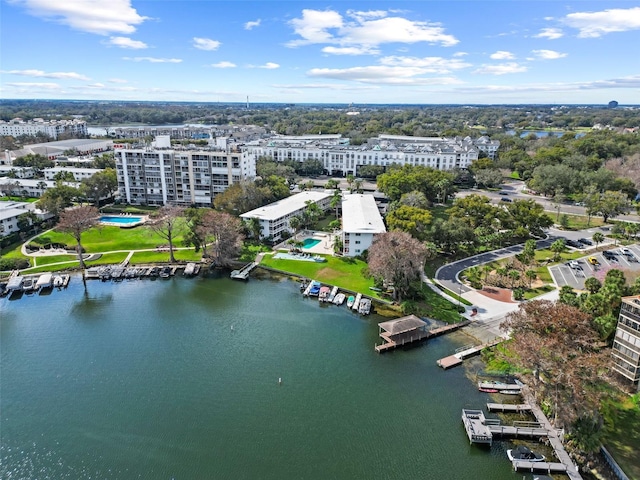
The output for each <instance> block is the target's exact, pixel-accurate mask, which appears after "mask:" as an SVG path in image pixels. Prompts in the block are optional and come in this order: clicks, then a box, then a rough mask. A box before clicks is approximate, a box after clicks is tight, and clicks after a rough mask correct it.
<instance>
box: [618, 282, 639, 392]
mask: <svg viewBox="0 0 640 480" xmlns="http://www.w3.org/2000/svg"><path fill="white" fill-rule="evenodd" d="M612 355H613V370H614V371H615V372H616V373H618V374H619V375H620V376H621V377H622V378H623V379H624V380H625V381H627V382H629V383H630V384H631V385H632V387H633V389H634V390H636V391H639V392H640V296H639V295H635V296H633V297H623V298H622V306H621V308H620V315H619V317H618V326H617V327H616V336H615V338H614V340H613V350H612Z"/></svg>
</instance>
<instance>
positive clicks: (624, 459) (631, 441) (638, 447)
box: [604, 396, 640, 478]
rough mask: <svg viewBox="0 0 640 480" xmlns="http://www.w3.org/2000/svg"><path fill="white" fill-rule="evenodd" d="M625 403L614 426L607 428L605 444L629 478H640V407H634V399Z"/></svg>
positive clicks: (614, 421)
mask: <svg viewBox="0 0 640 480" xmlns="http://www.w3.org/2000/svg"><path fill="white" fill-rule="evenodd" d="M636 398H637V396H636ZM625 403H626V404H625V405H624V406H622V405H621V406H620V408H619V410H618V411H617V412H616V415H615V419H614V420H613V422H612V423H613V424H612V425H609V426H607V427H606V429H607V433H606V440H605V442H604V443H605V446H606V447H607V450H609V453H611V455H613V456H614V458H615V459H616V462H618V464H619V465H620V467H622V469H623V470H624V473H626V474H627V475H628V476H629V478H640V461H639V460H638V452H639V451H640V406H638V405H635V406H633V404H632V403H633V402H632V397H629V398H628V400H627V402H625Z"/></svg>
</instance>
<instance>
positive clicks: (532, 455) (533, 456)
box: [507, 445, 545, 462]
mask: <svg viewBox="0 0 640 480" xmlns="http://www.w3.org/2000/svg"><path fill="white" fill-rule="evenodd" d="M507 457H509V460H511V461H512V462H515V461H516V460H523V461H525V462H544V459H545V457H544V455H541V454H539V453H536V452H534V451H533V450H531V449H530V448H528V447H525V446H524V445H518V446H517V447H516V448H514V449H512V450H507Z"/></svg>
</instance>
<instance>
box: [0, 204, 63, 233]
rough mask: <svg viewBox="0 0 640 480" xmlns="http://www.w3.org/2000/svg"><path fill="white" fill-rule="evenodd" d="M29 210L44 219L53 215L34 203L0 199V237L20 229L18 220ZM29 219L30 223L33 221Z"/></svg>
mask: <svg viewBox="0 0 640 480" xmlns="http://www.w3.org/2000/svg"><path fill="white" fill-rule="evenodd" d="M29 212H31V213H33V214H34V215H36V216H37V217H39V218H41V219H43V220H44V219H46V218H49V217H51V215H49V214H47V213H45V212H42V211H40V210H38V209H37V208H36V205H35V204H33V203H27V202H12V201H8V202H7V201H0V237H7V236H9V235H11V234H12V233H16V232H18V231H20V227H19V225H18V221H19V219H20V217H21V216H23V215H24V214H26V213H29ZM27 221H28V223H29V224H31V223H32V222H31V219H29V218H27Z"/></svg>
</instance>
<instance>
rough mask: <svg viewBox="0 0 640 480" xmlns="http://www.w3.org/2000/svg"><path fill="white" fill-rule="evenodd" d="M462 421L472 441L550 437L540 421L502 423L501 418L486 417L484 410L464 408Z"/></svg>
mask: <svg viewBox="0 0 640 480" xmlns="http://www.w3.org/2000/svg"><path fill="white" fill-rule="evenodd" d="M462 423H463V424H464V428H465V430H466V431H467V436H468V437H469V441H470V442H471V443H485V444H488V445H491V444H492V443H493V438H494V437H497V436H500V437H528V438H540V437H548V435H549V431H548V430H547V429H546V428H544V427H543V426H542V425H541V424H539V423H538V422H514V423H513V425H502V422H501V420H500V419H499V418H486V417H485V416H484V412H483V411H482V410H467V409H462Z"/></svg>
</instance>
